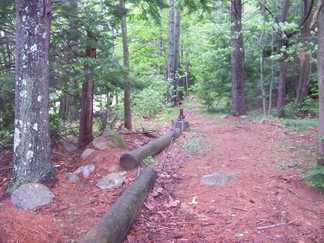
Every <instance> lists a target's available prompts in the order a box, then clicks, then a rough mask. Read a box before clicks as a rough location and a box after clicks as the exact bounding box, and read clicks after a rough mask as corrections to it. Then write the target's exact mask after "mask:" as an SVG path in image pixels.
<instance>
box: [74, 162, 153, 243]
mask: <svg viewBox="0 0 324 243" xmlns="http://www.w3.org/2000/svg"><path fill="white" fill-rule="evenodd" d="M156 178H157V174H156V172H155V171H154V170H153V168H151V167H147V168H146V169H145V170H144V171H143V172H142V173H141V175H140V176H139V177H138V178H137V179H136V181H135V182H134V183H133V184H132V185H131V186H130V187H129V188H128V189H127V190H126V191H125V192H124V193H123V194H122V195H121V197H120V198H119V199H118V200H117V201H116V202H115V203H114V205H113V206H112V207H111V209H110V210H109V212H108V213H106V214H105V215H104V217H103V218H102V219H101V221H100V222H99V223H98V224H97V225H95V226H94V227H93V228H92V229H91V230H90V231H89V232H88V233H87V234H86V236H85V237H84V238H83V239H82V240H81V241H80V243H94V242H96V243H104V242H109V243H115V242H116V243H117V242H118V243H119V242H122V241H123V239H124V237H125V236H126V234H127V232H128V230H129V228H130V227H131V225H132V223H133V221H134V218H135V216H136V215H137V213H138V211H139V210H140V208H141V206H142V204H143V202H144V201H145V199H146V198H147V195H148V194H149V192H150V191H151V189H152V188H153V186H154V183H155V180H156Z"/></svg>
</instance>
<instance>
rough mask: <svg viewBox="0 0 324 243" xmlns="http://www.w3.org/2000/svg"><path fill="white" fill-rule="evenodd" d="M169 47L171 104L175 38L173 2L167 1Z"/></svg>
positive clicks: (170, 99) (168, 98) (169, 99)
mask: <svg viewBox="0 0 324 243" xmlns="http://www.w3.org/2000/svg"><path fill="white" fill-rule="evenodd" d="M168 38H169V41H168V43H169V45H168V74H167V83H168V85H167V101H169V102H172V99H173V90H174V87H173V86H174V75H175V70H174V67H175V65H174V61H175V53H174V51H175V48H174V47H175V39H174V38H175V36H174V0H169V36H168Z"/></svg>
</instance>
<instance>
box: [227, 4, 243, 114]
mask: <svg viewBox="0 0 324 243" xmlns="http://www.w3.org/2000/svg"><path fill="white" fill-rule="evenodd" d="M231 19H232V30H231V32H232V41H231V46H232V55H231V69H232V108H231V112H230V113H231V115H234V116H239V115H244V114H246V104H245V102H246V101H245V94H244V65H243V62H244V46H243V35H242V33H241V31H242V0H232V1H231Z"/></svg>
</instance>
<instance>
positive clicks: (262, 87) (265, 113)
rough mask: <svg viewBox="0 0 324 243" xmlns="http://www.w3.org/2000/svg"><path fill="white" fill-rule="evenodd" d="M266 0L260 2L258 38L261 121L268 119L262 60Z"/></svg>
mask: <svg viewBox="0 0 324 243" xmlns="http://www.w3.org/2000/svg"><path fill="white" fill-rule="evenodd" d="M265 5H266V0H263V1H262V15H263V27H264V28H263V30H262V32H261V36H260V86H261V93H262V107H263V119H264V120H267V119H268V110H267V97H266V89H265V85H264V58H263V39H264V35H265V23H266V12H265Z"/></svg>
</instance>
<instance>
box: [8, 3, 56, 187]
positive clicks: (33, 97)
mask: <svg viewBox="0 0 324 243" xmlns="http://www.w3.org/2000/svg"><path fill="white" fill-rule="evenodd" d="M15 8H16V68H15V70H16V76H15V80H16V81H15V134H14V149H13V164H14V166H13V172H12V178H11V181H10V183H9V185H8V187H7V191H8V192H12V191H13V190H15V189H16V188H17V187H18V186H20V185H21V184H24V183H28V182H39V181H42V180H45V179H46V180H48V179H49V180H51V179H54V174H55V172H54V169H53V166H52V164H51V155H50V138H49V93H48V87H49V65H48V61H49V40H50V25H51V16H52V8H51V0H39V1H24V0H16V1H15ZM30 33H33V34H30Z"/></svg>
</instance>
